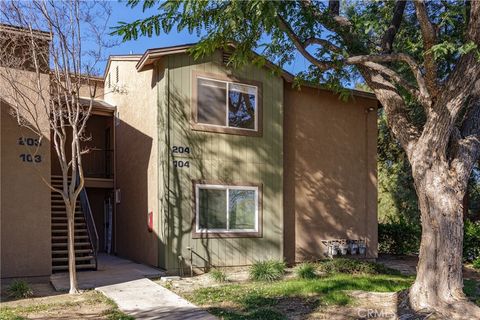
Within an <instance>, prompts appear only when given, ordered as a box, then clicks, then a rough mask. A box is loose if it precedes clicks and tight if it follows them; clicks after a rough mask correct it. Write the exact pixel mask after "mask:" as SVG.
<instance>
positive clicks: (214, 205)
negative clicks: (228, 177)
mask: <svg viewBox="0 0 480 320" xmlns="http://www.w3.org/2000/svg"><path fill="white" fill-rule="evenodd" d="M198 196H199V197H198V200H199V213H198V214H199V219H200V221H199V227H200V229H227V215H226V211H227V191H226V190H221V189H220V190H218V189H203V188H202V189H199V195H198Z"/></svg>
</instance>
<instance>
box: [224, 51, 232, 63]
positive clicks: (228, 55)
mask: <svg viewBox="0 0 480 320" xmlns="http://www.w3.org/2000/svg"><path fill="white" fill-rule="evenodd" d="M231 56H232V53H231V52H225V51H223V52H222V61H223V64H224V65H227V63H228V61H229V60H230V57H231Z"/></svg>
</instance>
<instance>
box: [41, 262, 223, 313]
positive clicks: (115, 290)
mask: <svg viewBox="0 0 480 320" xmlns="http://www.w3.org/2000/svg"><path fill="white" fill-rule="evenodd" d="M163 275H164V272H162V271H161V270H158V269H155V268H152V267H148V266H145V265H143V264H139V263H134V262H132V261H130V260H126V259H121V258H118V257H115V256H109V255H106V254H100V255H99V256H98V270H96V271H81V272H77V280H78V285H79V288H80V289H83V290H86V289H96V290H98V291H100V292H102V293H103V294H105V295H106V296H107V297H109V298H110V299H112V300H113V301H115V303H117V305H118V307H119V309H120V310H122V311H123V312H125V313H127V314H129V315H131V316H133V317H135V319H142V320H147V319H164V320H180V319H181V320H183V319H193V320H215V319H217V318H216V317H214V316H212V315H211V314H209V313H208V312H206V311H204V310H202V309H200V308H198V307H196V306H194V305H193V304H191V303H190V302H188V301H187V300H185V299H183V298H181V297H179V296H178V295H176V294H175V293H173V292H171V291H170V290H167V289H165V288H164V287H162V286H160V285H158V284H156V283H155V282H153V281H151V280H149V279H147V278H159V277H161V276H163ZM50 282H51V283H52V285H53V287H54V288H55V290H57V291H68V289H69V278H68V273H55V274H53V275H52V276H51V277H50Z"/></svg>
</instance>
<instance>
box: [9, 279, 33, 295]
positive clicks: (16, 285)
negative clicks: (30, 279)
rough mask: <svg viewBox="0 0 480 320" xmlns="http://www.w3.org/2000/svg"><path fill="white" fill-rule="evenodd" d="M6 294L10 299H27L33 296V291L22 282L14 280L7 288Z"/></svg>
mask: <svg viewBox="0 0 480 320" xmlns="http://www.w3.org/2000/svg"><path fill="white" fill-rule="evenodd" d="M7 293H8V295H9V296H10V297H12V298H15V299H22V298H28V297H31V296H32V295H33V291H32V289H31V288H30V286H29V285H28V283H26V282H25V281H23V280H15V281H13V282H12V284H11V285H9V286H8V288H7Z"/></svg>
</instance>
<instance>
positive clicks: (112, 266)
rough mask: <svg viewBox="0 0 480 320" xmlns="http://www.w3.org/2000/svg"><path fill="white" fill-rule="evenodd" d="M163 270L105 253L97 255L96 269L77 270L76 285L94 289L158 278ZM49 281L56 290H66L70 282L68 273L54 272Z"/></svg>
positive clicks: (81, 287) (84, 288) (83, 288)
mask: <svg viewBox="0 0 480 320" xmlns="http://www.w3.org/2000/svg"><path fill="white" fill-rule="evenodd" d="M163 275H164V272H163V271H161V270H158V269H155V268H152V267H149V266H146V265H143V264H139V263H135V262H132V261H130V260H126V259H122V258H119V257H116V256H111V255H107V254H99V255H98V268H97V270H96V271H78V272H77V281H78V287H79V288H80V289H82V290H87V289H95V288H97V287H100V286H106V285H111V284H117V283H123V282H127V281H132V280H137V279H143V278H145V277H146V278H159V277H161V276H163ZM50 282H51V283H52V285H53V287H54V288H55V290H57V291H68V289H69V288H70V282H69V278H68V273H66V272H62V273H54V274H52V275H51V276H50Z"/></svg>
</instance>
